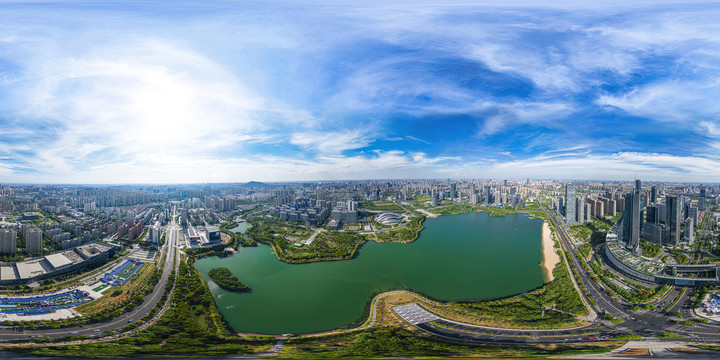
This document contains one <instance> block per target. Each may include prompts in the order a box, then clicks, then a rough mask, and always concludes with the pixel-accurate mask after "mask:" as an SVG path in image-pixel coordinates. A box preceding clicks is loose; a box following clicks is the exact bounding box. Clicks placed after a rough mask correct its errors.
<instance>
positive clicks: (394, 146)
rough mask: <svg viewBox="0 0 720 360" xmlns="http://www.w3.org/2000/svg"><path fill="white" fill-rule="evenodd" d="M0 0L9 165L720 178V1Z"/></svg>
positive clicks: (132, 178) (6, 175) (30, 168)
mask: <svg viewBox="0 0 720 360" xmlns="http://www.w3.org/2000/svg"><path fill="white" fill-rule="evenodd" d="M172 4H173V5H172V6H171V5H170V3H162V2H160V3H147V2H93V3H92V4H90V5H89V4H85V3H83V2H68V3H56V2H53V3H43V2H29V3H8V2H0V18H1V19H3V21H2V22H0V182H6V183H7V182H32V183H46V182H49V183H165V182H173V183H177V182H228V181H238V182H243V181H249V180H260V181H289V180H333V179H372V178H383V179H384V178H471V177H472V178H528V177H529V178H556V179H572V178H577V179H607V180H627V179H632V178H633V177H634V176H635V174H636V173H637V176H638V177H640V178H642V179H646V180H665V181H693V182H718V179H719V178H720V177H719V175H720V156H718V154H719V153H720V121H719V114H720V101H718V99H720V23H719V22H718V21H717V19H718V18H720V5H718V4H712V3H704V4H703V3H697V4H693V5H687V4H682V5H681V4H673V3H670V2H666V3H662V4H660V3H658V2H652V3H651V2H646V1H641V2H629V3H628V2H605V3H604V4H598V3H595V2H593V3H592V4H583V3H582V2H569V3H563V2H552V3H551V2H546V3H542V2H531V1H516V2H513V3H507V4H505V5H503V6H496V5H490V4H488V3H485V4H483V3H480V4H478V3H477V2H470V1H459V2H456V3H455V4H454V5H444V6H436V5H433V4H432V3H431V2H429V1H424V2H418V1H410V0H403V1H396V2H394V3H393V2H385V1H383V2H379V1H378V2H368V3H365V4H364V5H362V6H358V5H353V4H351V3H344V4H340V5H337V4H332V5H331V3H327V2H322V1H319V0H318V1H306V2H304V3H294V2H275V3H270V2H244V3H241V4H239V3H234V2H207V1H203V2H173V3H172Z"/></svg>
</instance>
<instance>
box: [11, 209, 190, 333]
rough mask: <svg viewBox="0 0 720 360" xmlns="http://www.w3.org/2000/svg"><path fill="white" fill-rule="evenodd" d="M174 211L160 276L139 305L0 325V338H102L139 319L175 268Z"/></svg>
mask: <svg viewBox="0 0 720 360" xmlns="http://www.w3.org/2000/svg"><path fill="white" fill-rule="evenodd" d="M176 217H177V214H176V213H175V211H174V212H173V216H172V221H171V223H170V224H169V225H168V226H167V230H166V231H167V235H166V237H165V238H166V241H165V244H164V245H163V247H162V252H161V256H164V257H165V259H164V260H165V262H164V266H163V272H162V275H161V276H160V280H159V281H158V283H157V284H156V285H155V288H154V289H153V291H152V292H151V293H150V294H149V295H148V296H146V297H145V300H144V301H143V302H142V304H140V305H139V306H137V307H135V308H134V309H132V310H130V311H129V312H127V313H125V314H122V315H120V316H118V317H116V318H113V319H111V320H109V321H104V322H99V323H94V324H87V325H80V326H73V327H64V328H60V329H39V330H30V329H25V330H22V329H20V330H18V329H16V328H15V327H14V326H0V342H13V341H22V340H32V339H35V338H64V337H67V336H83V335H84V336H89V337H90V338H101V337H104V336H105V335H104V334H103V332H104V331H109V330H119V329H121V328H122V327H124V326H127V325H129V324H132V323H137V322H139V321H140V320H141V319H142V318H143V316H145V315H146V314H147V313H148V312H150V310H152V308H154V307H155V305H157V303H158V302H159V301H160V299H161V298H162V295H163V293H164V292H165V286H166V284H167V282H168V279H169V277H170V273H171V272H172V270H173V265H175V267H176V268H177V264H176V261H175V259H177V257H178V241H179V237H180V226H179V225H178V224H177V221H176Z"/></svg>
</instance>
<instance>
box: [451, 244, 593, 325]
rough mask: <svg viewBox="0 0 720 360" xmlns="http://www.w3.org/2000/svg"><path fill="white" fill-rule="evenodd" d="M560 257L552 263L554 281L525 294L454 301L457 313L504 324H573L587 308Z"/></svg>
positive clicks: (481, 320)
mask: <svg viewBox="0 0 720 360" xmlns="http://www.w3.org/2000/svg"><path fill="white" fill-rule="evenodd" d="M564 262H565V260H564V259H563V258H562V257H561V258H560V263H558V265H557V266H555V269H554V270H553V275H554V277H555V280H553V281H552V282H550V283H548V284H545V285H544V286H542V287H540V288H538V289H536V290H533V291H530V292H528V293H525V294H521V295H516V296H512V297H508V298H503V299H497V300H484V301H465V302H456V303H452V304H451V305H452V306H453V307H454V308H455V310H457V311H458V312H459V313H460V314H463V315H464V316H469V317H473V318H475V319H476V320H477V321H478V322H480V323H482V322H493V323H503V324H505V325H506V326H507V327H525V328H550V327H557V326H564V325H569V324H574V323H576V322H577V317H576V316H574V315H570V314H576V315H587V314H588V312H587V308H585V305H584V304H583V302H582V300H581V299H580V296H579V295H578V293H577V292H576V291H575V288H574V287H573V284H572V281H571V280H570V275H569V273H568V271H567V267H566V266H565V263H564Z"/></svg>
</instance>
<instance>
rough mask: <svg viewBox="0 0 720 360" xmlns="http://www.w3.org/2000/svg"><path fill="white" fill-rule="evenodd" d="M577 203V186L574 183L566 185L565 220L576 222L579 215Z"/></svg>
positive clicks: (569, 222)
mask: <svg viewBox="0 0 720 360" xmlns="http://www.w3.org/2000/svg"><path fill="white" fill-rule="evenodd" d="M576 205H577V204H576V203H575V187H573V186H572V185H566V186H565V222H566V223H568V224H574V223H575V220H576V216H577V211H576V208H575V206H576Z"/></svg>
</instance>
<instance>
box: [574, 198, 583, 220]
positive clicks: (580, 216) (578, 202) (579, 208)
mask: <svg viewBox="0 0 720 360" xmlns="http://www.w3.org/2000/svg"><path fill="white" fill-rule="evenodd" d="M575 209H576V211H577V214H576V216H575V220H577V222H579V223H584V222H585V199H584V198H581V197H579V198H577V200H576V201H575Z"/></svg>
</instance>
